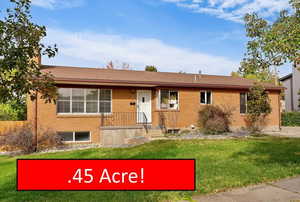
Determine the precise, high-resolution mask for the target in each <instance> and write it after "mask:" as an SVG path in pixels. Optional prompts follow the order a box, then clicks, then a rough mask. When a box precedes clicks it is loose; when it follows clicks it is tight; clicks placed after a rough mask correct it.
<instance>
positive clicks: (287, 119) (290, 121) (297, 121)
mask: <svg viewBox="0 0 300 202" xmlns="http://www.w3.org/2000/svg"><path fill="white" fill-rule="evenodd" d="M281 117H282V126H300V112H284V113H282V115H281Z"/></svg>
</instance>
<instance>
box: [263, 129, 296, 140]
mask: <svg viewBox="0 0 300 202" xmlns="http://www.w3.org/2000/svg"><path fill="white" fill-rule="evenodd" d="M267 134H268V135H273V136H280V137H295V138H300V127H281V131H280V132H267Z"/></svg>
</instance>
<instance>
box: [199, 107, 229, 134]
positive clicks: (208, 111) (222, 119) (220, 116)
mask: <svg viewBox="0 0 300 202" xmlns="http://www.w3.org/2000/svg"><path fill="white" fill-rule="evenodd" d="M231 115H232V110H230V109H225V108H221V107H219V106H213V105H208V106H205V107H204V108H203V109H202V110H200V111H199V123H198V124H199V127H200V128H201V129H202V131H203V132H204V133H206V134H220V133H225V132H229V125H230V122H231V121H230V117H231Z"/></svg>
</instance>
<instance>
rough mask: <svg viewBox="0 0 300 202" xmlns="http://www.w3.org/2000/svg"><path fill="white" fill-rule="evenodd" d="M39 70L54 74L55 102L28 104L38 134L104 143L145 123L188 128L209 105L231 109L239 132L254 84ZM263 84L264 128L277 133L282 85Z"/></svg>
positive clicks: (142, 74)
mask: <svg viewBox="0 0 300 202" xmlns="http://www.w3.org/2000/svg"><path fill="white" fill-rule="evenodd" d="M42 71H43V72H51V73H52V74H53V76H54V79H55V82H56V85H57V87H58V92H59V97H58V100H57V102H56V104H54V103H52V104H49V103H47V104H46V103H44V100H41V99H38V100H37V101H29V102H28V120H29V121H32V123H33V125H35V127H36V130H37V133H38V135H40V134H41V133H42V131H43V129H46V128H50V129H52V130H54V131H56V132H57V133H58V134H59V135H61V136H62V137H63V138H64V140H65V141H66V142H92V143H101V144H107V145H111V144H116V143H115V142H118V143H117V144H123V143H124V142H126V141H127V140H128V138H125V139H124V138H123V137H125V136H126V137H131V136H136V132H130V130H131V129H132V130H134V129H136V130H139V129H141V128H143V127H145V129H146V131H148V132H149V133H148V135H149V134H151V132H152V131H155V130H159V131H161V129H166V130H168V129H171V130H174V129H175V130H177V129H183V128H192V127H193V126H197V122H198V111H199V110H200V109H202V108H203V107H205V106H207V105H211V104H212V105H220V106H225V107H231V108H232V109H234V111H233V117H232V124H231V129H233V130H238V129H240V128H242V127H245V126H246V123H245V120H244V119H245V113H246V110H247V106H246V103H247V102H246V99H247V96H246V92H247V91H248V90H249V88H250V87H251V86H253V83H254V81H252V80H248V79H243V78H238V77H232V76H213V75H202V74H201V75H200V74H185V73H165V72H147V71H132V70H115V69H100V68H79V67H62V66H45V65H43V66H42ZM265 87H266V89H267V90H268V91H269V96H270V100H271V106H272V113H271V114H270V115H269V116H268V117H267V119H268V121H267V125H266V129H267V130H276V131H277V130H279V128H280V91H281V89H282V88H281V87H277V86H274V85H272V84H266V85H265ZM146 135H147V134H146ZM120 138H121V139H120ZM122 138H123V139H122ZM113 142H114V143H113Z"/></svg>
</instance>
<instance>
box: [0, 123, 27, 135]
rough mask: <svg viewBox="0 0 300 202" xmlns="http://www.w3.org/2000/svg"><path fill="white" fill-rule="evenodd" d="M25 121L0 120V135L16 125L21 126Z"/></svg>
mask: <svg viewBox="0 0 300 202" xmlns="http://www.w3.org/2000/svg"><path fill="white" fill-rule="evenodd" d="M26 123H27V121H0V135H1V134H3V133H5V132H7V131H9V130H11V129H13V128H16V127H22V126H24V125H25V124H26Z"/></svg>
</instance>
